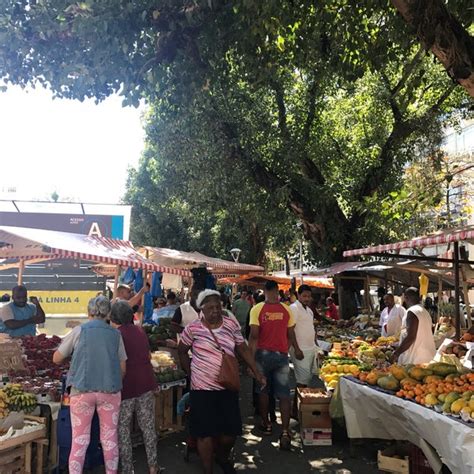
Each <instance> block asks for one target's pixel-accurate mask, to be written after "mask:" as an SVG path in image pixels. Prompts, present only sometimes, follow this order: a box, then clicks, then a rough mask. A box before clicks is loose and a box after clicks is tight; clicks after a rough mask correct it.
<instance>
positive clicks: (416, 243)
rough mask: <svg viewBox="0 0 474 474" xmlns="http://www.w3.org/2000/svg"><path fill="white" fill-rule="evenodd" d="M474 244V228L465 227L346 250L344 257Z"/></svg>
mask: <svg viewBox="0 0 474 474" xmlns="http://www.w3.org/2000/svg"><path fill="white" fill-rule="evenodd" d="M461 241H466V242H471V243H473V242H474V227H473V226H470V227H465V228H463V229H452V230H446V231H442V232H438V233H436V234H432V235H427V236H423V237H416V238H414V239H411V240H403V241H402V242H395V243H393V244H385V245H375V246H371V247H365V248H362V249H354V250H346V251H345V252H344V253H343V255H344V257H354V256H357V255H373V254H378V253H384V252H399V251H400V250H403V249H414V248H424V247H430V246H434V245H443V244H449V243H452V242H461Z"/></svg>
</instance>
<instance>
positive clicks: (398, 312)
mask: <svg viewBox="0 0 474 474" xmlns="http://www.w3.org/2000/svg"><path fill="white" fill-rule="evenodd" d="M383 301H384V303H385V308H384V309H383V311H382V314H381V315H380V326H381V328H382V336H384V337H390V336H395V337H398V336H399V335H400V331H401V329H402V321H403V318H404V317H405V315H406V310H405V308H404V307H403V306H402V305H399V304H395V298H394V296H393V295H392V294H391V293H388V294H387V295H385V296H384V297H383Z"/></svg>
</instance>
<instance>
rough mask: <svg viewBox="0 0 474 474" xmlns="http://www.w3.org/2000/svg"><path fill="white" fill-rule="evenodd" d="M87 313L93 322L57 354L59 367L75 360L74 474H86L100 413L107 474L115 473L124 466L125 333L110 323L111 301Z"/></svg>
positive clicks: (71, 377) (70, 383)
mask: <svg viewBox="0 0 474 474" xmlns="http://www.w3.org/2000/svg"><path fill="white" fill-rule="evenodd" d="M87 311H88V314H89V321H88V322H87V323H84V324H82V325H81V326H77V327H75V328H74V329H73V330H72V331H71V332H70V333H69V334H68V335H67V336H66V337H65V338H64V339H63V342H62V343H61V345H60V346H59V347H58V349H57V351H56V352H55V353H54V355H53V362H55V363H56V364H60V363H61V362H62V361H63V360H64V359H66V358H68V357H70V356H71V355H72V360H71V367H70V369H69V373H68V377H67V382H66V383H67V387H68V388H69V389H70V391H71V425H72V444H71V453H70V455H69V472H70V473H71V474H79V473H82V470H83V466H84V459H85V455H86V451H87V447H88V446H89V441H90V431H91V423H92V417H93V416H94V412H95V411H96V410H97V414H98V415H99V423H100V442H101V445H102V451H103V453H104V462H105V469H106V472H107V474H115V473H116V472H117V470H118V462H119V449H118V420H119V412H120V400H121V395H120V391H121V390H122V377H123V376H124V375H125V361H126V360H127V354H126V352H125V347H124V344H123V340H122V336H121V335H120V332H119V331H117V329H114V328H112V327H110V326H109V325H108V324H107V322H106V318H107V316H108V315H109V313H110V302H109V300H108V299H107V298H106V297H105V296H98V297H96V298H92V299H91V300H90V301H89V304H88V307H87Z"/></svg>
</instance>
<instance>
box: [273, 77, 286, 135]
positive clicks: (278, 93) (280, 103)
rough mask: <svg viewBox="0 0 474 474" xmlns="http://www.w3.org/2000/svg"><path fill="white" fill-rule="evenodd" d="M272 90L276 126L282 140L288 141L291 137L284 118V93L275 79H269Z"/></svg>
mask: <svg viewBox="0 0 474 474" xmlns="http://www.w3.org/2000/svg"><path fill="white" fill-rule="evenodd" d="M270 86H271V88H272V89H273V92H275V100H276V103H277V107H278V126H279V128H280V133H281V135H282V138H283V140H285V141H289V140H290V139H291V137H290V133H289V131H288V124H287V120H286V106H285V93H284V91H283V87H282V85H281V84H280V83H279V82H277V81H271V83H270Z"/></svg>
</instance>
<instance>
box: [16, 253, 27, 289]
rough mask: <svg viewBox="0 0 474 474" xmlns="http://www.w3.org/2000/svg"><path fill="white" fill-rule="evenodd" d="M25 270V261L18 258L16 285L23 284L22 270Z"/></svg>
mask: <svg viewBox="0 0 474 474" xmlns="http://www.w3.org/2000/svg"><path fill="white" fill-rule="evenodd" d="M24 271H25V261H24V260H23V259H22V258H20V266H19V267H18V282H17V284H18V285H22V284H23V272H24Z"/></svg>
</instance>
